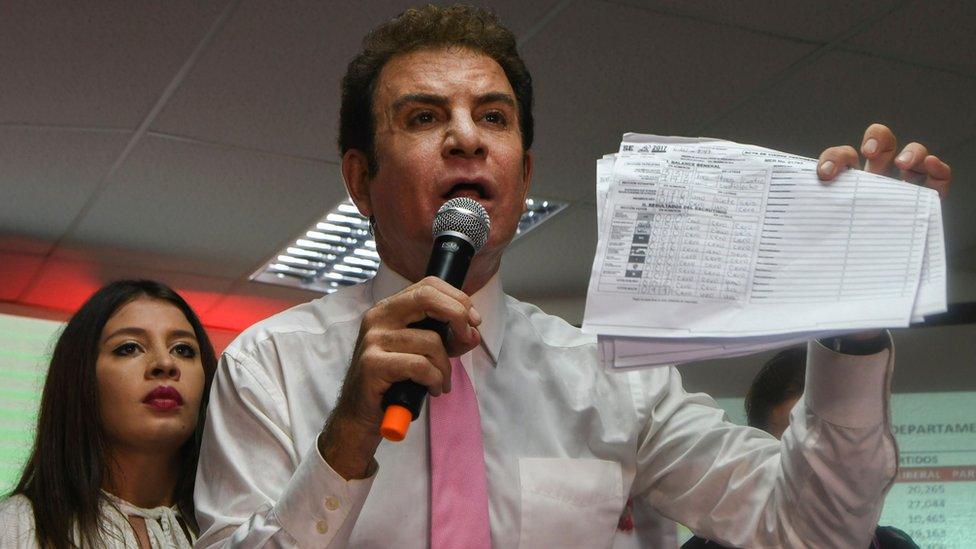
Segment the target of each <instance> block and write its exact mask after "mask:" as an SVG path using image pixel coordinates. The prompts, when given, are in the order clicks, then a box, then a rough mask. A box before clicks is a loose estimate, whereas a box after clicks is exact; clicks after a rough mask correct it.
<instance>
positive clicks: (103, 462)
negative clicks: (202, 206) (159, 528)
mask: <svg viewBox="0 0 976 549" xmlns="http://www.w3.org/2000/svg"><path fill="white" fill-rule="evenodd" d="M140 297H149V298H152V299H158V300H162V301H166V302H168V303H171V304H173V305H175V306H176V307H177V308H178V309H179V310H180V311H182V312H183V315H184V316H185V317H186V319H187V321H188V322H189V323H190V325H191V326H192V327H193V332H194V334H195V335H196V338H197V343H198V344H199V346H200V361H201V363H202V364H203V370H204V373H205V375H206V382H205V384H204V389H203V398H202V399H201V403H200V415H199V416H198V418H197V426H196V430H195V431H194V433H193V436H191V437H190V438H189V440H187V441H186V442H185V443H184V444H183V446H182V447H181V448H180V451H179V455H180V474H179V477H178V479H177V483H176V487H175V489H174V493H173V498H174V501H175V502H176V505H177V506H178V508H179V510H180V514H181V515H182V516H183V520H184V521H185V522H186V524H187V526H188V527H189V528H191V529H192V530H194V531H196V530H197V528H196V521H195V519H194V516H193V483H194V479H195V477H196V467H197V458H198V456H199V454H200V438H201V434H202V431H203V418H204V414H205V412H206V410H205V407H206V403H207V402H208V400H209V396H210V385H211V382H212V381H213V376H214V371H215V370H216V367H217V359H216V356H215V355H214V350H213V346H212V345H211V344H210V339H209V338H208V337H207V333H206V332H205V331H204V329H203V325H202V324H201V323H200V319H199V318H198V317H197V315H196V313H194V312H193V309H191V308H190V306H189V305H187V303H186V301H184V300H183V298H182V297H180V295H179V294H177V293H176V292H174V291H173V290H172V289H171V288H169V287H168V286H166V285H164V284H161V283H159V282H155V281H152V280H120V281H118V282H113V283H111V284H109V285H107V286H105V287H103V288H102V289H100V290H98V291H97V292H95V294H94V295H92V296H91V297H90V298H89V299H88V301H86V302H85V303H84V304H83V305H82V306H81V308H80V309H78V312H76V313H75V314H74V316H72V317H71V320H69V321H68V324H67V325H66V326H65V328H64V331H63V332H62V333H61V336H60V337H59V338H58V342H57V344H56V345H55V347H54V352H53V353H52V355H51V364H50V367H49V368H48V373H47V380H46V381H45V383H44V392H43V394H42V396H41V405H40V410H39V413H38V420H37V437H36V439H35V441H34V448H33V450H32V451H31V455H30V458H29V459H28V461H27V464H26V465H25V467H24V472H23V474H22V475H21V477H20V481H19V482H18V483H17V487H16V488H14V490H13V491H12V492H11V494H10V495H15V494H23V495H24V496H26V497H27V498H28V499H29V500H30V501H31V504H32V506H33V512H34V524H35V533H36V535H37V540H38V543H39V544H40V545H41V546H42V547H52V548H55V549H62V548H71V547H74V546H75V540H74V535H73V534H74V531H75V528H77V531H78V533H79V534H80V539H78V540H77V542H78V543H79V544H80V546H82V547H100V546H103V545H104V543H102V539H103V534H104V529H103V526H102V525H103V521H102V516H101V509H102V504H103V503H104V501H105V500H106V497H105V494H104V493H103V492H102V486H103V485H104V482H105V481H106V480H108V478H107V477H108V475H109V468H108V463H107V459H108V458H107V455H106V451H107V445H106V437H105V430H104V426H103V424H102V418H101V415H100V413H99V406H98V382H97V380H96V377H95V363H96V360H97V358H98V353H99V339H100V338H101V334H102V329H103V328H104V327H105V323H106V322H108V319H109V318H110V317H111V316H112V315H113V314H114V313H115V311H117V310H118V309H119V308H120V307H122V306H123V305H125V304H126V303H129V302H131V301H133V300H135V299H137V298H140Z"/></svg>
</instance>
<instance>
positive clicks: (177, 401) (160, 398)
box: [142, 385, 183, 410]
mask: <svg viewBox="0 0 976 549" xmlns="http://www.w3.org/2000/svg"><path fill="white" fill-rule="evenodd" d="M142 402H143V403H144V404H148V405H149V406H151V407H153V408H156V409H157V410H172V409H174V408H177V407H179V406H182V405H183V395H181V394H180V392H179V391H177V390H176V389H174V388H172V387H169V386H167V385H160V386H159V387H156V388H155V389H153V390H152V391H150V392H149V394H148V395H146V397H145V398H144V399H142Z"/></svg>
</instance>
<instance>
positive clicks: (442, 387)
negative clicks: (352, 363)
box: [360, 334, 451, 400]
mask: <svg viewBox="0 0 976 549" xmlns="http://www.w3.org/2000/svg"><path fill="white" fill-rule="evenodd" d="M435 335H436V334H435ZM434 356H436V354H435V355H434ZM360 361H361V367H362V370H363V376H364V377H365V378H367V379H370V380H372V383H370V385H372V386H373V387H374V390H375V391H376V392H377V394H376V395H375V397H376V399H377V400H379V399H380V398H382V394H383V393H385V392H386V390H387V389H388V388H389V386H390V385H392V384H393V383H396V382H397V381H403V380H405V379H409V380H412V381H414V382H416V383H419V384H420V385H423V386H424V387H427V390H428V391H429V392H430V394H431V395H433V396H438V395H440V394H441V393H446V392H450V390H451V387H450V385H451V362H450V361H449V360H448V359H447V355H446V354H444V353H443V350H442V351H441V354H440V356H437V357H436V358H432V357H431V356H428V355H425V354H422V353H411V352H399V351H392V352H391V351H383V350H380V349H378V348H372V349H370V350H368V351H366V352H364V353H363V354H362V356H361V358H360Z"/></svg>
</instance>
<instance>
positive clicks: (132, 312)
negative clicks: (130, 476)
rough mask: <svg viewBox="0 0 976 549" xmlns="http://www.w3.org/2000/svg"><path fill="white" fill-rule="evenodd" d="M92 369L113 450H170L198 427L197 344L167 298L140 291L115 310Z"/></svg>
mask: <svg viewBox="0 0 976 549" xmlns="http://www.w3.org/2000/svg"><path fill="white" fill-rule="evenodd" d="M95 375H96V377H97V379H98V395H99V396H98V400H99V402H98V404H99V410H100V412H101V415H102V422H103V424H104V428H105V433H106V436H107V437H108V443H109V445H110V446H111V447H112V449H114V450H116V451H118V450H129V451H147V450H149V451H153V452H173V451H176V449H178V448H179V447H180V446H181V445H182V444H183V443H184V442H186V440H187V438H189V437H190V435H191V434H192V433H193V430H194V429H195V428H196V423H197V413H198V411H199V410H200V400H201V397H202V395H203V386H204V383H205V375H204V371H203V363H202V362H201V361H200V345H199V343H198V342H197V338H196V335H195V334H194V332H193V327H192V326H191V325H190V323H189V321H187V319H186V317H185V316H184V315H183V313H182V311H180V310H179V309H178V308H177V307H176V306H175V305H173V304H171V303H169V302H168V301H162V300H159V299H153V298H149V297H140V298H137V299H135V300H133V301H130V302H129V303H126V304H125V305H123V306H122V307H119V309H118V310H117V311H115V313H114V314H113V315H112V316H111V317H110V318H109V319H108V322H106V323H105V327H104V328H103V329H102V335H101V339H100V340H99V344H98V360H97V361H96V363H95Z"/></svg>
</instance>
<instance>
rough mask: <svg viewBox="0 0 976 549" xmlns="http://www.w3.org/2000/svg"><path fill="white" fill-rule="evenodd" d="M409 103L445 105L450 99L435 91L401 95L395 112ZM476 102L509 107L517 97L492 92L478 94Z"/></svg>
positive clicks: (395, 105) (394, 103)
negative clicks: (502, 104)
mask: <svg viewBox="0 0 976 549" xmlns="http://www.w3.org/2000/svg"><path fill="white" fill-rule="evenodd" d="M409 103H423V104H427V105H436V106H438V107H443V106H444V105H447V103H448V99H447V97H445V96H443V95H436V94H433V93H408V94H405V95H401V96H400V97H398V98H397V100H396V101H394V102H393V112H399V111H400V110H401V109H403V107H405V106H407V105H408V104H409ZM476 103H477V104H478V105H485V104H488V103H504V104H505V105H508V106H509V107H515V97H513V96H512V94H510V93H505V92H490V93H486V94H483V95H480V96H478V99H477V101H476Z"/></svg>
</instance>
